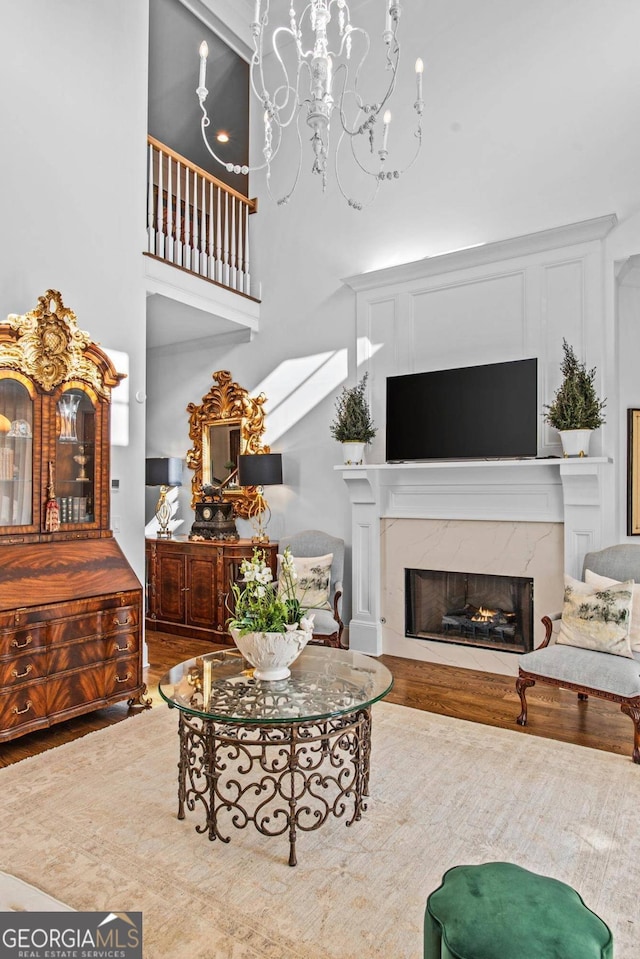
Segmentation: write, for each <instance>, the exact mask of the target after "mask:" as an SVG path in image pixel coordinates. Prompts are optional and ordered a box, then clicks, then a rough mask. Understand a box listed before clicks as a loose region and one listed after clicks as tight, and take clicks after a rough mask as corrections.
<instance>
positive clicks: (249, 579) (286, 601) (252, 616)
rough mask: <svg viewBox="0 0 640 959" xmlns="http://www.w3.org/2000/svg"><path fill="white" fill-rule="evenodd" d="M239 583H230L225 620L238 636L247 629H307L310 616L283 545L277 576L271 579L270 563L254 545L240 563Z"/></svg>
mask: <svg viewBox="0 0 640 959" xmlns="http://www.w3.org/2000/svg"><path fill="white" fill-rule="evenodd" d="M240 573H241V574H242V582H241V583H232V584H231V592H232V594H233V599H234V611H233V616H232V617H231V618H230V619H229V620H228V625H229V627H230V628H231V629H234V630H237V631H238V633H239V635H240V636H244V635H245V634H247V633H285V632H290V631H293V630H296V629H302V630H304V631H309V632H310V631H311V630H312V628H313V616H310V617H309V616H306V615H305V613H306V612H307V611H308V609H309V608H310V607H305V606H303V604H302V603H301V602H300V600H299V599H298V598H297V596H296V589H295V584H296V580H297V578H298V575H297V573H296V569H295V566H294V564H293V557H292V555H291V550H290V549H289V547H287V548H286V549H285V551H284V555H283V557H282V566H281V572H280V580H279V583H278V582H274V581H273V574H272V572H271V567H270V566H269V565H268V563H267V561H266V557H265V553H264V550H262V549H254V551H253V556H252V557H251V559H244V560H243V561H242V563H241V565H240Z"/></svg>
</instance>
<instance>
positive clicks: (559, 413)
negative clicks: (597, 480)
mask: <svg viewBox="0 0 640 959" xmlns="http://www.w3.org/2000/svg"><path fill="white" fill-rule="evenodd" d="M562 349H563V350H564V359H563V361H562V365H561V367H560V368H561V370H562V375H563V377H564V379H563V381H562V383H561V384H560V386H559V387H558V389H557V390H556V394H555V397H554V399H553V402H552V403H549V404H548V405H547V406H545V410H546V412H545V413H544V418H545V420H546V421H547V423H549V425H550V426H553V427H554V429H556V430H558V432H559V433H560V439H561V441H562V449H563V452H564V455H565V456H587V455H588V454H589V440H590V438H591V433H592V431H593V430H596V429H597V428H598V427H599V426H602V424H603V423H604V422H605V419H604V416H603V415H602V411H603V409H604V407H605V405H606V400H601V399H599V398H598V394H597V393H596V388H595V385H594V380H595V376H596V370H595V367H594V368H593V369H591V370H587V368H586V366H585V364H584V363H581V362H579V360H578V358H577V356H576V354H575V352H574V349H573V347H572V346H569V344H568V343H567V341H566V340H565V339H563V340H562Z"/></svg>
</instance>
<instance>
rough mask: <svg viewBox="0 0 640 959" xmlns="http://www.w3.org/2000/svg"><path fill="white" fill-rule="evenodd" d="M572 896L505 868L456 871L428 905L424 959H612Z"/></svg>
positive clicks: (600, 929)
mask: <svg viewBox="0 0 640 959" xmlns="http://www.w3.org/2000/svg"><path fill="white" fill-rule="evenodd" d="M612 957H613V938H612V936H611V932H610V930H609V929H608V928H607V926H606V925H605V924H604V922H603V921H602V919H600V918H599V917H598V916H596V914H595V913H594V912H592V911H591V910H590V909H588V908H587V907H586V906H585V904H584V903H583V901H582V899H581V898H580V896H579V895H578V893H577V892H576V891H575V890H574V889H572V888H571V886H567V885H566V883H564V882H559V881H558V880H557V879H550V878H549V877H548V876H539V875H538V874H537V873H535V872H529V871H528V870H527V869H522V868H521V867H520V866H515V865H513V864H512V863H509V862H487V863H483V864H482V865H480V866H454V867H453V869H449V870H448V871H447V872H446V873H445V874H444V877H443V879H442V885H441V886H440V887H439V888H438V889H435V890H434V891H433V892H432V893H431V895H430V896H429V898H428V899H427V909H426V912H425V917H424V959H612Z"/></svg>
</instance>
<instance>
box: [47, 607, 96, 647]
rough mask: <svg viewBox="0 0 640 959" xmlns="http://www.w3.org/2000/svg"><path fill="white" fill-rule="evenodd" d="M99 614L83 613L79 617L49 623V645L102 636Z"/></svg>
mask: <svg viewBox="0 0 640 959" xmlns="http://www.w3.org/2000/svg"><path fill="white" fill-rule="evenodd" d="M100 620H101V614H100V613H84V614H82V615H81V616H69V618H68V619H63V620H58V621H57V622H54V623H49V632H48V636H49V643H51V645H55V644H57V643H67V642H69V641H70V640H72V639H82V638H84V637H85V636H86V637H91V636H99V635H101V634H102V629H101V622H100Z"/></svg>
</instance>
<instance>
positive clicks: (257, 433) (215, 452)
mask: <svg viewBox="0 0 640 959" xmlns="http://www.w3.org/2000/svg"><path fill="white" fill-rule="evenodd" d="M213 380H214V384H216V385H214V386H212V387H211V389H210V390H209V392H208V393H207V394H206V395H205V396H203V397H202V403H201V404H200V405H199V406H198V405H196V404H195V403H189V405H188V406H187V413H188V414H189V439H190V440H191V442H192V443H193V447H192V448H191V449H190V450H189V451H188V452H187V466H188V467H189V469H192V470H193V478H192V480H191V506H192V507H193V508H195V506H196V504H197V503H199V502H201V501H202V499H203V487H207V488H209V487H213V488H214V489H215V491H216V495H217V496H221V497H222V499H223V500H224V501H225V502H231V503H233V512H234V514H235V515H236V516H242V517H245V518H246V517H247V516H248V515H249V511H250V510H251V507H252V506H253V504H254V501H255V498H256V490H255V487H254V486H239V485H238V482H237V475H238V474H237V471H238V456H240V454H241V453H242V454H244V453H258V452H263V453H268V452H269V447H268V446H263V445H262V443H261V437H262V434H263V433H264V430H265V424H264V418H265V413H264V410H263V408H262V406H263V404H264V403H265V402H266V396H264V394H262V393H261V394H260V396H253V397H252V396H249V394H248V392H247V391H246V390H245V389H243V387H241V386H239V385H238V384H237V383H234V382H233V380H232V378H231V373H230V372H229V371H228V370H218V372H217V373H214V374H213Z"/></svg>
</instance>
